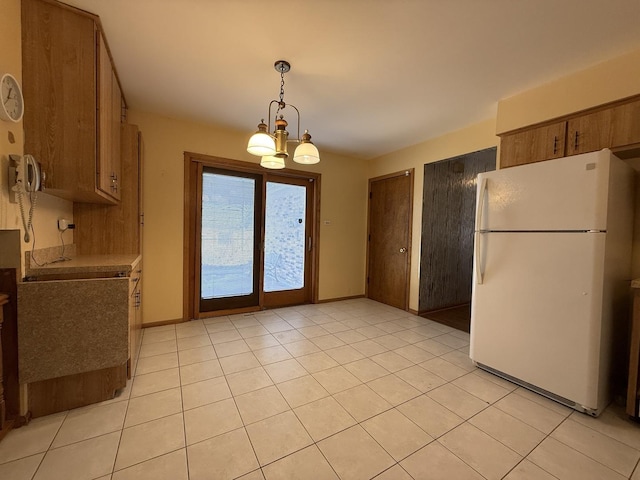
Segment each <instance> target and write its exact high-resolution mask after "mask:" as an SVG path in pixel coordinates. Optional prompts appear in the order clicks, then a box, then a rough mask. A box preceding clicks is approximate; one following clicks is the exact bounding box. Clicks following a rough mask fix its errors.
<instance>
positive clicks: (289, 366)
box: [264, 358, 309, 383]
mask: <svg viewBox="0 0 640 480" xmlns="http://www.w3.org/2000/svg"><path fill="white" fill-rule="evenodd" d="M264 369H265V371H266V372H267V374H268V375H269V377H271V380H273V382H274V383H281V382H286V381H287V380H292V379H294V378H298V377H304V376H305V375H308V374H309V372H307V371H306V370H305V369H304V367H303V366H302V365H300V364H299V363H298V361H297V360H295V359H293V358H292V359H290V360H284V361H282V362H277V363H270V364H268V365H265V366H264Z"/></svg>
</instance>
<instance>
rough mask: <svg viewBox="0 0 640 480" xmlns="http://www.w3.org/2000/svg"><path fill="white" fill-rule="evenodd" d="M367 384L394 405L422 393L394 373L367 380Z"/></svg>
mask: <svg viewBox="0 0 640 480" xmlns="http://www.w3.org/2000/svg"><path fill="white" fill-rule="evenodd" d="M367 385H368V386H369V388H371V389H372V390H373V391H374V392H376V393H377V394H378V395H380V396H381V397H382V398H384V399H385V400H386V401H387V402H389V403H390V404H391V405H394V406H395V405H399V404H401V403H404V402H406V401H407V400H411V399H412V398H415V397H418V396H420V395H421V394H422V392H420V390H418V389H416V388H414V387H412V386H411V385H409V384H408V383H407V382H405V381H404V380H402V379H401V378H400V377H398V376H396V375H387V376H386V377H380V378H377V379H375V380H372V381H370V382H368V383H367Z"/></svg>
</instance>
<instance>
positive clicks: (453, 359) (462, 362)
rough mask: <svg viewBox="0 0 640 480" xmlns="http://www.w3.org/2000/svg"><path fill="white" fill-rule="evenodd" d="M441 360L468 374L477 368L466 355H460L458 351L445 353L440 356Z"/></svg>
mask: <svg viewBox="0 0 640 480" xmlns="http://www.w3.org/2000/svg"><path fill="white" fill-rule="evenodd" d="M442 358H443V359H445V360H446V361H448V362H450V363H453V364H454V365H456V366H458V367H460V368H463V369H464V370H466V371H468V372H473V371H475V370H477V368H478V367H476V366H475V365H474V364H473V362H472V361H471V359H470V358H469V354H468V353H462V352H461V351H459V350H453V351H452V352H449V353H445V354H444V355H442Z"/></svg>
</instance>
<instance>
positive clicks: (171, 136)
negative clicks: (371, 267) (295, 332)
mask: <svg viewBox="0 0 640 480" xmlns="http://www.w3.org/2000/svg"><path fill="white" fill-rule="evenodd" d="M129 121H130V122H131V123H134V124H137V125H138V126H139V127H140V130H141V132H142V136H143V139H144V146H145V158H144V161H145V164H144V203H145V207H144V208H145V226H144V245H143V255H144V285H143V289H144V290H143V298H144V300H143V302H144V303H143V311H144V322H145V323H150V322H159V321H164V320H175V319H178V318H182V272H183V270H182V247H183V239H182V236H183V216H184V215H183V188H184V172H183V168H184V152H185V151H189V152H196V153H202V154H206V155H212V156H217V157H223V158H230V159H235V160H243V161H250V162H258V161H259V159H258V157H254V156H252V155H249V154H248V153H246V150H245V148H246V142H247V140H248V138H249V135H250V133H252V129H253V127H252V126H248V127H247V131H246V132H238V131H232V130H228V129H224V128H219V127H215V126H212V125H205V124H200V123H194V122H190V121H185V120H179V119H172V118H167V117H163V116H160V115H155V114H150V113H146V112H141V111H135V110H133V111H131V112H129ZM318 147H319V149H320V156H321V162H320V163H319V164H318V165H313V166H306V167H305V166H303V165H296V164H294V165H295V166H294V167H292V168H296V169H297V170H308V171H313V172H319V173H321V174H322V179H321V193H320V195H321V212H320V220H321V227H320V245H319V248H320V266H319V299H320V300H326V299H333V298H341V297H348V296H354V295H363V294H364V271H365V235H366V192H367V176H366V175H367V170H366V168H367V164H366V162H365V161H363V160H356V159H352V158H347V157H343V156H339V155H335V154H331V153H330V152H327V151H324V150H323V149H322V145H321V144H319V145H318ZM292 163H293V162H291V161H289V162H288V165H289V166H291V164H292ZM325 222H329V224H325Z"/></svg>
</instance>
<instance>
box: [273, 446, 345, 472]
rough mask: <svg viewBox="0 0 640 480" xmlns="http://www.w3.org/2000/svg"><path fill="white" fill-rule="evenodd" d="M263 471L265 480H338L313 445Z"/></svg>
mask: <svg viewBox="0 0 640 480" xmlns="http://www.w3.org/2000/svg"><path fill="white" fill-rule="evenodd" d="M263 471H264V476H265V478H266V480H308V479H314V480H339V479H338V477H337V475H336V474H335V472H334V471H333V469H332V468H331V466H330V465H329V463H328V462H327V460H326V459H325V458H324V456H323V455H322V453H320V450H318V447H316V446H315V445H311V446H310V447H307V448H304V449H302V450H300V451H298V452H296V453H294V454H292V455H289V456H287V457H284V458H282V459H280V460H278V461H276V462H274V463H271V464H269V465H267V466H266V467H264V468H263Z"/></svg>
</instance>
